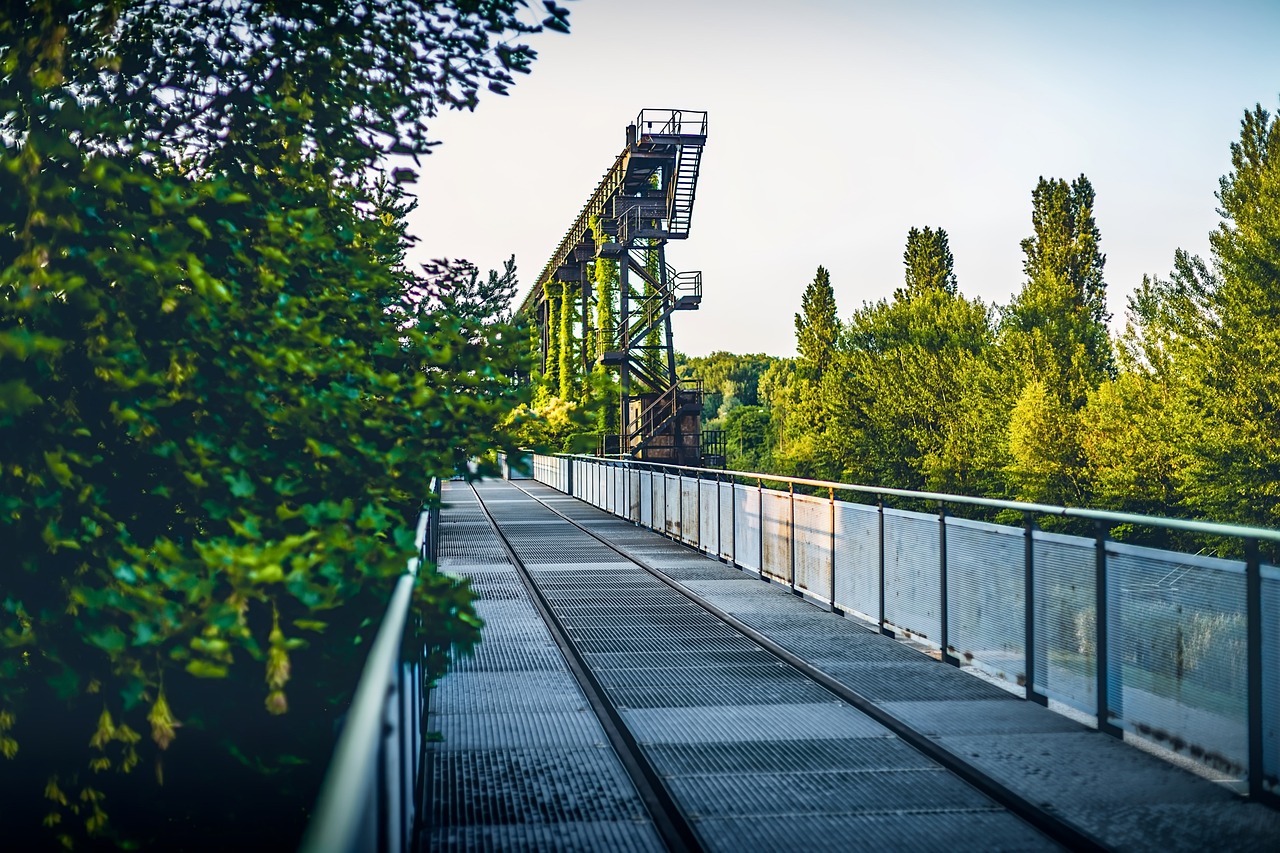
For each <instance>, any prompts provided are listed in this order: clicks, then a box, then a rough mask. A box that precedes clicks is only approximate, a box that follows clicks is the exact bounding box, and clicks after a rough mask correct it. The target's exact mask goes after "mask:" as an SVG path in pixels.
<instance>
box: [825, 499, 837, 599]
mask: <svg viewBox="0 0 1280 853" xmlns="http://www.w3.org/2000/svg"><path fill="white" fill-rule="evenodd" d="M827 499H828V500H829V501H830V502H831V598H830V601H831V612H832V613H836V612H837V611H836V490H835V489H833V488H831V487H828V488H827Z"/></svg>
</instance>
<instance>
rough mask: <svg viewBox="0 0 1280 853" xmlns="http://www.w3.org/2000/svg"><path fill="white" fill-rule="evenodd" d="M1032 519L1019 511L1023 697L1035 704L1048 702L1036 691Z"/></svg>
mask: <svg viewBox="0 0 1280 853" xmlns="http://www.w3.org/2000/svg"><path fill="white" fill-rule="evenodd" d="M1035 528H1036V523H1035V519H1034V518H1032V516H1031V513H1029V512H1024V513H1023V514H1022V534H1023V535H1022V605H1023V611H1024V613H1023V616H1022V650H1023V657H1024V658H1025V659H1026V660H1025V662H1024V667H1025V670H1026V674H1025V676H1024V680H1025V682H1026V698H1027V699H1029V700H1031V701H1032V702H1035V703H1036V704H1038V705H1046V706H1047V705H1048V704H1049V697H1048V696H1047V695H1042V694H1040V693H1037V692H1036V689H1035V688H1036V685H1037V684H1039V683H1040V678H1041V675H1040V668H1039V667H1038V666H1037V665H1036V661H1037V660H1038V658H1037V655H1039V654H1040V646H1039V644H1038V643H1037V642H1036V592H1035V590H1036V584H1035V579H1036V575H1035V552H1036V548H1035Z"/></svg>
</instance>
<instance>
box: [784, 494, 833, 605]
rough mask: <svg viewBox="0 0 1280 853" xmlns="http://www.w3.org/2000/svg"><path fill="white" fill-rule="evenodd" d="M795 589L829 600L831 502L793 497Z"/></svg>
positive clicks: (805, 497) (806, 496)
mask: <svg viewBox="0 0 1280 853" xmlns="http://www.w3.org/2000/svg"><path fill="white" fill-rule="evenodd" d="M793 511H794V513H795V533H794V535H795V564H796V587H797V588H798V589H802V590H804V591H805V592H807V593H809V594H810V595H812V596H814V597H815V598H819V599H821V600H822V601H827V602H829V601H831V570H832V560H831V558H832V544H833V540H832V530H831V521H832V520H831V513H832V506H831V501H830V500H824V499H822V498H815V497H810V496H809V495H796V496H795V508H794V510H793Z"/></svg>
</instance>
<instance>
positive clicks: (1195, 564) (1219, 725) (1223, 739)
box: [1106, 542, 1249, 778]
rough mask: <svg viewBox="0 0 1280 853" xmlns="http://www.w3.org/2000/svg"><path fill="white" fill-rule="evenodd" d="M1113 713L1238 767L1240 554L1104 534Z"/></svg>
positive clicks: (1201, 756) (1243, 755) (1180, 747)
mask: <svg viewBox="0 0 1280 853" xmlns="http://www.w3.org/2000/svg"><path fill="white" fill-rule="evenodd" d="M1106 547H1107V602H1108V606H1107V614H1108V620H1107V625H1108V637H1109V648H1110V658H1111V659H1110V661H1109V662H1108V667H1107V674H1108V683H1107V695H1108V699H1109V704H1110V707H1111V709H1112V711H1113V712H1114V715H1115V723H1116V724H1117V725H1123V726H1124V727H1125V728H1127V729H1129V730H1131V731H1135V732H1137V733H1139V734H1141V735H1144V736H1146V737H1148V738H1152V739H1154V740H1157V741H1159V742H1161V743H1164V744H1165V745H1166V746H1172V747H1174V749H1175V751H1177V752H1180V753H1188V754H1190V755H1192V756H1193V757H1194V758H1195V759H1196V760H1198V761H1202V762H1204V763H1205V764H1206V765H1208V766H1210V767H1212V768H1213V769H1214V770H1217V771H1220V772H1223V773H1226V774H1229V775H1231V776H1234V777H1236V778H1244V777H1245V776H1246V775H1247V767H1248V763H1249V759H1248V755H1249V747H1248V728H1247V723H1246V720H1247V717H1248V681H1247V674H1246V672H1245V660H1246V657H1247V655H1246V653H1245V644H1246V642H1247V640H1246V636H1245V634H1246V626H1245V575H1244V563H1242V562H1237V561H1234V560H1222V559H1215V558H1212V557H1202V556H1192V555H1189V554H1175V553H1171V552H1169V551H1160V550H1156V549H1154V548H1140V547H1136V546H1133V545H1124V544H1121V543H1118V542H1108V543H1107V546H1106Z"/></svg>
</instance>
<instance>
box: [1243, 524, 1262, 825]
mask: <svg viewBox="0 0 1280 853" xmlns="http://www.w3.org/2000/svg"><path fill="white" fill-rule="evenodd" d="M1244 554H1245V558H1244V559H1245V569H1244V570H1245V577H1244V595H1245V656H1246V659H1245V670H1246V684H1247V685H1248V686H1247V688H1246V690H1247V693H1246V695H1247V697H1248V699H1247V701H1248V706H1249V797H1250V798H1252V799H1257V798H1259V797H1261V796H1262V795H1263V793H1264V789H1263V785H1262V780H1263V764H1264V762H1263V751H1262V737H1263V723H1262V560H1261V558H1260V557H1259V556H1258V540H1256V539H1246V540H1244Z"/></svg>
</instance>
